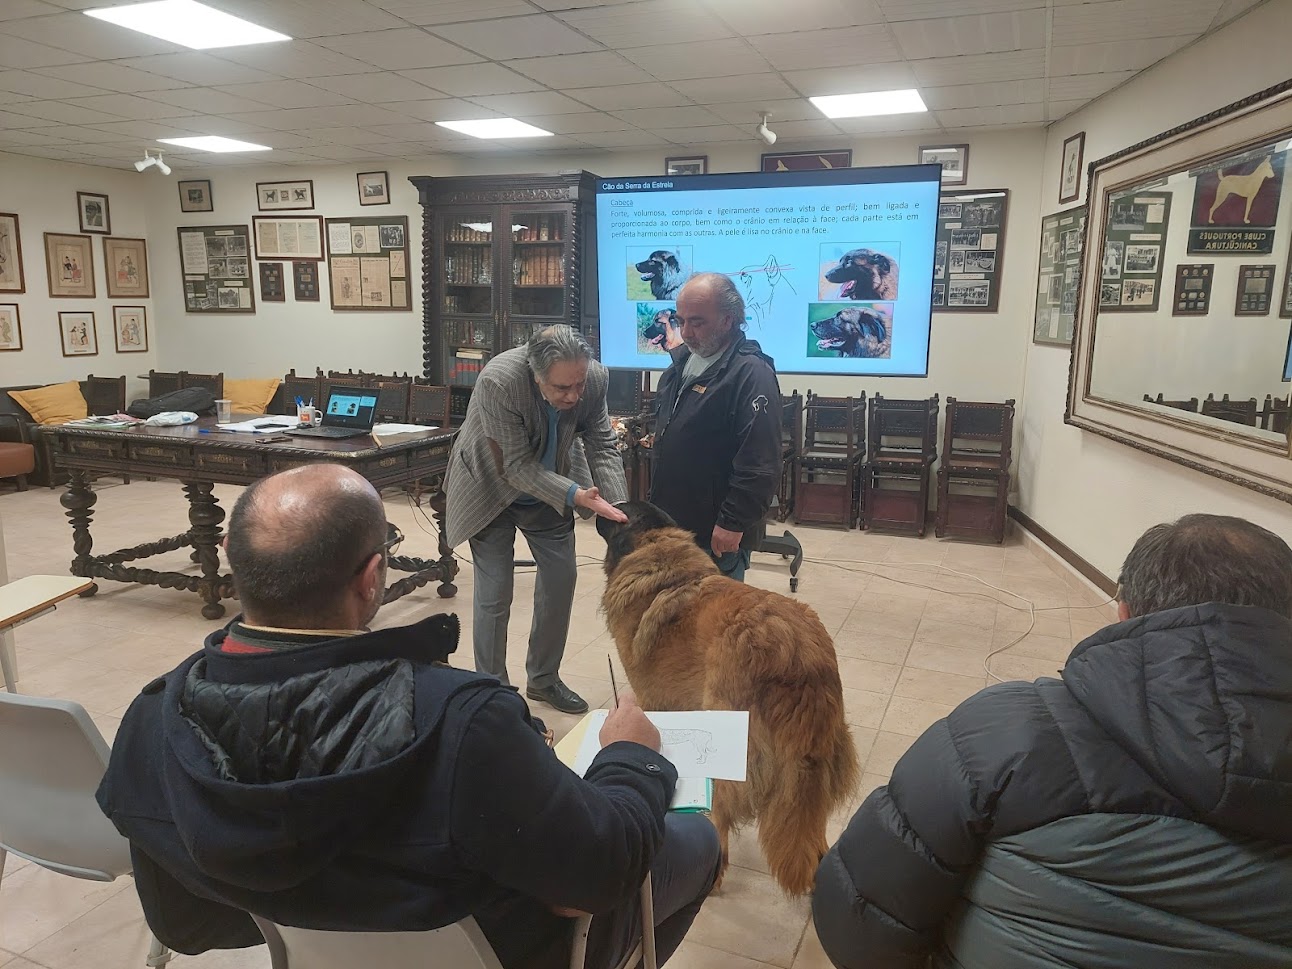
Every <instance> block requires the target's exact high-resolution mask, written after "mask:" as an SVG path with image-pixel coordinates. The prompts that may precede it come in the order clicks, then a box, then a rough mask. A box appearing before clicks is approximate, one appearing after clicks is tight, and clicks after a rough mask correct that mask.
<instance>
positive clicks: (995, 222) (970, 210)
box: [960, 202, 1001, 229]
mask: <svg viewBox="0 0 1292 969" xmlns="http://www.w3.org/2000/svg"><path fill="white" fill-rule="evenodd" d="M1000 208H1001V205H1000V203H999V202H966V203H964V211H963V212H962V213H961V216H960V220H961V222H963V223H964V227H965V228H966V229H994V228H996V227H997V226H999V225H1000Z"/></svg>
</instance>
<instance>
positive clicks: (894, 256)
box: [817, 242, 902, 300]
mask: <svg viewBox="0 0 1292 969" xmlns="http://www.w3.org/2000/svg"><path fill="white" fill-rule="evenodd" d="M901 251H902V247H901V245H900V244H899V243H896V242H856V243H853V242H842V243H825V244H824V245H822V246H821V272H820V275H819V277H818V278H817V298H818V299H822V300H831V299H858V300H876V299H883V300H894V299H897V275H898V274H897V264H898V256H899V255H900V254H901Z"/></svg>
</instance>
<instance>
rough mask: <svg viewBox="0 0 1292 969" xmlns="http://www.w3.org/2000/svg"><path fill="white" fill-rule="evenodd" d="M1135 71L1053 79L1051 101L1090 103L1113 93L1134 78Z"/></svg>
mask: <svg viewBox="0 0 1292 969" xmlns="http://www.w3.org/2000/svg"><path fill="white" fill-rule="evenodd" d="M1134 76H1135V72H1134V71H1116V72H1113V73H1110V74H1074V75H1068V76H1064V77H1051V78H1050V81H1049V92H1048V94H1049V99H1050V100H1051V101H1070V100H1075V99H1078V98H1080V99H1083V100H1087V101H1089V100H1090V99H1091V98H1097V97H1099V95H1101V94H1104V93H1106V92H1108V91H1111V90H1112V89H1113V88H1115V87H1116V86H1117V85H1119V84H1121V83H1122V82H1123V81H1125V80H1127V79H1129V78H1131V77H1134Z"/></svg>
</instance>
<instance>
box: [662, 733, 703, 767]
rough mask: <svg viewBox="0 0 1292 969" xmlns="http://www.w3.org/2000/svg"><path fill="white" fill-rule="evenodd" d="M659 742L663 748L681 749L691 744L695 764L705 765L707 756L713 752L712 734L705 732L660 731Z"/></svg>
mask: <svg viewBox="0 0 1292 969" xmlns="http://www.w3.org/2000/svg"><path fill="white" fill-rule="evenodd" d="M659 742H660V744H661V745H663V746H665V747H681V746H684V745H685V744H692V745H693V746H694V747H695V762H696V763H697V764H707V763H708V762H709V754H710V753H712V752H713V734H711V733H710V732H709V731H707V730H661V731H660V732H659Z"/></svg>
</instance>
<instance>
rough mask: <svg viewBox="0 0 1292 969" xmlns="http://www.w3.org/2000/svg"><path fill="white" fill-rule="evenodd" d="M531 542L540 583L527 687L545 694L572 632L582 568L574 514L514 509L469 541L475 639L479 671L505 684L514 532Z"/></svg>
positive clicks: (543, 508)
mask: <svg viewBox="0 0 1292 969" xmlns="http://www.w3.org/2000/svg"><path fill="white" fill-rule="evenodd" d="M517 529H519V530H520V532H521V534H523V535H524V536H525V541H526V542H528V543H529V550H530V553H531V554H532V555H533V556H534V564H535V565H537V566H538V578H537V581H536V582H535V583H534V621H533V624H532V625H531V626H530V629H529V654H528V656H527V657H526V659H525V673H526V676H527V677H528V679H529V684H528V685H529V686H531V687H533V688H535V689H539V690H543V689H547V688H548V687H550V686H552V684H553V683H555V682H556V676H557V673H558V672H559V671H560V669H561V658H562V657H563V656H564V655H565V640H566V637H567V636H568V635H569V633H570V610H571V608H572V607H573V605H574V585H575V582H576V581H577V580H578V577H579V576H578V568H577V565H576V563H575V560H574V514H573V513H572V512H571V511H568V510H567V511H566V512H565V514H561V513H560V512H558V511H557V510H556V509H554V508H552V507H551V506H550V505H546V504H543V503H541V502H540V503H538V504H535V505H522V504H513V505H511V506H509V507H508V508H506V509H504V510H503V512H502V514H500V515H499V516H498V517H497V518H495V519H494V520H493V521H491V522H490V523H489V524H488V525H486V526H485V527H484V528H483V529H481V530H480V531H479V532H478V533H476V534H475V535H474V536H472V538H471V560H472V565H473V568H474V572H475V603H474V608H473V611H472V628H471V636H472V640H473V643H474V646H475V656H476V670H477V671H478V672H481V673H488V674H489V675H490V676H496V677H498V679H499V680H501V681H502V682H503V683H504V684H507V683H508V682H509V681H508V679H507V620H508V619H509V618H510V617H511V600H512V593H513V590H514V585H515V583H514V576H515V556H514V554H513V549H514V547H515V543H516V530H517Z"/></svg>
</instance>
